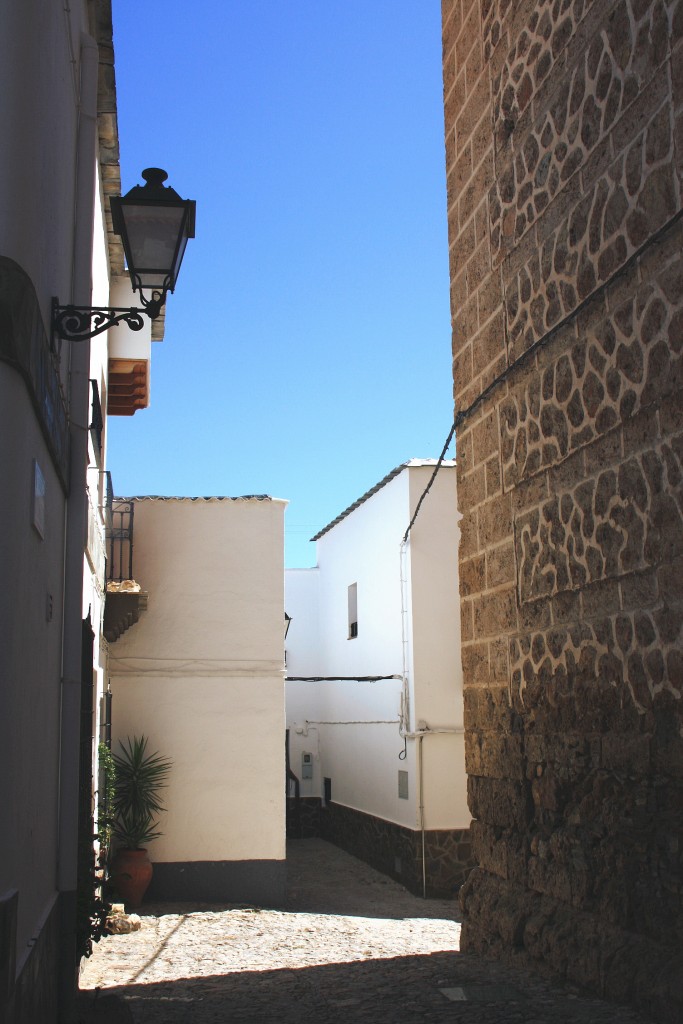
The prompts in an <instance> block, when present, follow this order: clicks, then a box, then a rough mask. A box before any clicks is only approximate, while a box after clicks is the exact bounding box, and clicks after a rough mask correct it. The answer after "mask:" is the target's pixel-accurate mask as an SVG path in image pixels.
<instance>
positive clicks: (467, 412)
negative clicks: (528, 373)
mask: <svg viewBox="0 0 683 1024" xmlns="http://www.w3.org/2000/svg"><path fill="white" fill-rule="evenodd" d="M681 218H683V208H682V209H680V210H677V211H676V213H675V214H674V215H673V216H672V217H670V218H669V220H668V221H667V222H666V224H663V225H662V227H661V228H659V229H658V230H657V231H655V233H654V234H653V235H651V236H650V238H648V239H647V240H646V241H645V242H643V244H642V245H641V246H639V248H638V249H636V251H635V252H633V253H632V254H631V255H630V256H629V258H628V259H627V260H626V262H625V263H623V264H622V265H621V266H620V267H619V268H618V269H617V270H615V271H614V273H613V274H612V275H611V276H610V277H608V278H607V279H606V280H605V281H603V282H602V283H601V284H599V285H598V287H597V288H594V289H593V291H592V292H590V294H589V295H587V296H586V298H585V299H583V300H582V301H581V302H580V303H579V305H578V306H577V307H576V308H575V309H573V310H571V312H570V313H567V315H566V316H565V317H563V319H562V320H559V321H558V323H556V324H554V325H553V326H552V327H551V328H550V330H548V331H546V333H545V334H544V335H543V336H542V337H541V338H539V339H538V340H537V341H535V342H534V343H533V345H530V346H529V348H528V349H527V350H526V351H525V352H522V354H521V356H519V357H518V358H517V359H515V361H514V363H510V365H509V366H507V367H506V368H505V369H504V370H503V372H502V373H501V374H499V376H498V377H496V378H495V379H494V380H492V381H491V383H490V384H488V385H487V386H486V387H485V388H484V390H483V391H482V393H481V394H480V395H478V396H477V398H475V400H474V401H473V402H472V404H471V405H469V406H468V407H467V409H462V410H461V411H460V412H459V413H458V414H457V415H456V417H455V420H454V421H453V426H452V427H451V429H450V431H449V434H448V437H447V439H446V443H445V445H444V446H443V451H442V452H441V455H440V456H439V459H438V461H437V463H436V466H435V467H434V472H433V473H432V475H431V478H430V480H429V483H428V484H427V486H426V487H425V489H424V491H423V492H422V494H421V496H420V500H419V501H418V503H417V505H416V507H415V512H414V513H413V518H412V519H411V520H410V523H409V524H408V529H407V530H406V532H405V533H404V534H403V543H404V544H405V543H406V542H407V540H408V535H409V534H410V531H411V529H412V528H413V524H414V522H415V520H416V519H417V516H418V513H419V511H420V507H421V505H422V502H423V501H424V499H425V498H426V497H427V495H428V493H429V491H430V490H431V487H432V484H433V483H434V480H435V478H436V474H437V473H438V472H439V470H440V469H441V464H442V462H443V460H444V458H445V456H446V452H447V451H448V446H449V445H450V443H451V441H452V440H453V435H454V434H455V432H456V430H457V429H458V427H459V426H460V424H461V423H463V422H464V421H465V420H466V419H468V418H469V417H470V416H471V415H472V413H473V412H476V410H477V409H478V408H479V406H480V405H481V404H482V403H483V402H485V401H486V399H487V398H488V397H489V395H490V394H491V393H492V392H493V391H495V390H496V388H498V387H499V386H500V385H501V384H502V383H504V381H506V380H507V378H508V377H509V376H510V374H511V373H512V372H513V370H516V369H518V367H520V366H523V365H524V363H526V362H527V361H528V360H529V359H530V358H531V357H532V356H534V355H535V354H536V353H537V352H538V351H539V350H540V349H542V348H545V346H546V345H547V344H548V343H549V342H550V341H551V340H552V339H553V338H554V337H555V335H556V334H557V333H558V331H560V330H562V328H563V327H566V325H567V324H568V323H571V321H572V320H573V319H574V318H575V317H577V316H578V315H579V314H580V313H581V312H582V311H583V310H584V309H586V307H587V306H589V305H590V303H591V302H593V301H594V300H595V298H596V296H597V295H599V294H600V293H601V292H604V291H605V289H607V288H609V287H610V285H611V284H612V283H613V282H614V281H616V280H617V279H618V278H619V277H621V275H622V274H625V273H626V272H627V271H628V270H629V269H630V268H631V267H632V266H633V264H634V263H636V262H637V261H638V260H639V259H640V257H641V256H642V255H643V253H644V252H646V251H647V250H648V249H649V248H650V246H651V245H654V244H655V243H657V242H659V240H660V239H661V238H662V236H663V235H665V234H666V233H667V231H669V229H670V228H672V227H673V226H674V225H675V224H676V223H678V221H679V220H681Z"/></svg>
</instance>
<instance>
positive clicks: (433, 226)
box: [109, 0, 452, 566]
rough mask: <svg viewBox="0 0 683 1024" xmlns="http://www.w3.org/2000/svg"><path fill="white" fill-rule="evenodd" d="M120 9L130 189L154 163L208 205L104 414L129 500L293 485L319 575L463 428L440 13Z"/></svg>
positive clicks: (388, 8)
mask: <svg viewBox="0 0 683 1024" xmlns="http://www.w3.org/2000/svg"><path fill="white" fill-rule="evenodd" d="M113 8H114V43H115V51H116V79H117V93H118V112H119V134H120V146H121V175H122V189H123V191H124V192H126V191H128V189H130V188H131V187H132V186H133V185H135V184H138V183H140V182H141V179H140V171H141V170H142V169H143V168H144V167H149V166H157V167H163V168H165V169H166V170H167V171H168V174H169V180H168V184H170V185H172V186H173V187H174V188H175V189H176V190H177V191H178V192H179V193H180V194H181V195H182V196H183V198H192V199H195V200H196V201H197V237H196V238H195V239H194V240H193V241H191V242H190V243H189V244H188V248H187V251H186V255H185V261H184V263H183V267H182V269H181V273H180V277H179V281H178V286H177V289H176V293H175V294H174V295H173V296H171V297H170V298H169V301H168V310H167V320H166V336H165V341H164V342H163V344H161V345H156V346H154V350H153V362H152V383H151V403H150V408H149V409H147V410H144V411H142V412H138V413H136V414H135V416H134V417H132V418H130V419H128V418H118V419H117V418H114V419H112V420H110V435H109V465H110V468H111V470H112V474H113V480H114V487H115V490H116V493H117V494H128V495H129V494H186V495H208V494H229V495H238V494H261V493H267V494H271V495H273V496H276V497H279V498H287V499H288V500H289V502H290V505H289V507H288V510H287V514H286V560H287V564H288V565H289V566H306V565H311V564H313V562H314V557H315V546H314V545H312V544H309V543H308V539H309V538H310V537H311V536H312V535H313V533H314V532H316V530H318V529H319V528H320V527H321V526H323V525H325V524H326V523H327V522H329V521H330V520H331V519H333V518H334V517H335V516H336V515H338V513H339V512H341V511H342V510H343V509H344V508H345V507H346V506H347V505H349V504H350V503H351V502H352V501H354V500H355V499H356V498H357V497H359V496H360V495H361V494H362V493H363V492H364V491H365V490H367V489H368V488H369V487H372V486H373V484H375V483H376V482H377V481H378V480H379V479H381V478H382V477H383V476H384V475H385V474H386V473H387V472H389V470H391V469H393V467H394V466H396V465H398V464H399V463H401V462H404V461H405V460H407V459H409V458H432V457H437V456H438V455H439V453H440V451H441V448H442V446H443V443H444V440H445V438H446V436H447V434H448V431H449V429H450V424H451V421H452V398H451V389H452V384H451V357H450V314H449V285H448V246H447V225H446V186H445V168H444V143H443V105H442V83H441V36H440V4H439V2H438V0H288V2H286V3H283V2H282V0H221V2H218V0H195V2H194V3H192V4H188V3H187V2H186V0H184V2H182V3H181V2H180V0H164V2H163V3H160V2H157V0H149V2H147V3H144V4H140V3H133V2H132V0H113ZM449 454H452V452H451V453H449ZM406 525H407V524H406Z"/></svg>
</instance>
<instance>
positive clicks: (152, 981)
mask: <svg viewBox="0 0 683 1024" xmlns="http://www.w3.org/2000/svg"><path fill="white" fill-rule="evenodd" d="M288 875H289V885H288V905H287V907H285V908H258V907H248V906H238V905H230V906H225V907H216V906H192V907H190V906H187V905H174V906H171V905H164V906H154V905H150V906H149V907H145V908H143V911H144V912H143V914H142V915H141V916H142V928H141V930H140V931H139V932H133V933H132V934H129V935H112V936H109V937H107V938H105V939H103V940H102V941H101V942H100V943H99V944H98V945H97V947H96V949H95V953H94V955H93V956H92V957H91V959H90V960H89V961H87V962H86V963H85V965H84V968H83V971H82V976H81V988H82V989H83V990H84V994H85V993H88V992H90V993H92V991H93V990H95V989H101V990H102V996H104V995H105V993H106V995H107V996H119V997H121V1000H122V1002H121V1004H120V1005H121V1007H122V1012H123V1011H125V1012H126V1013H132V1017H133V1020H134V1022H135V1024H162V1022H163V1024H187V1022H192V1024H252V1022H253V1024H256V1022H258V1024H270V1022H273V1024H274V1022H278V1024H294V1022H296V1024H299V1022H301V1021H302V1020H306V1019H308V1018H309V1017H310V1019H314V1020H315V1022H316V1024H342V1022H344V1024H349V1022H351V1024H354V1022H357V1024H400V1022H403V1021H406V1022H407V1021H410V1022H415V1024H461V1022H462V1024H517V1022H519V1024H548V1022H552V1024H555V1022H557V1024H564V1022H567V1024H569V1022H585V1024H589V1022H590V1024H643V1022H644V1021H645V1018H643V1017H642V1016H639V1015H638V1014H636V1013H635V1012H633V1011H631V1010H628V1009H624V1008H623V1007H617V1006H614V1005H612V1004H607V1003H604V1002H601V1001H600V1000H595V999H586V998H581V997H580V996H579V995H578V994H577V993H576V992H573V991H570V990H567V989H558V988H553V987H551V986H549V985H548V984H547V983H545V982H544V981H542V980H539V979H537V978H532V977H530V976H529V975H527V974H522V973H520V972H517V971H512V970H511V969H509V968H507V969H506V968H503V967H502V966H501V965H499V964H494V963H491V962H488V961H486V960H484V959H482V958H480V957H473V956H465V955H463V954H460V953H459V952H458V943H459V934H460V925H459V923H458V921H457V916H458V906H457V903H456V902H454V901H449V900H427V901H424V900H421V899H419V898H418V897H416V896H413V895H411V894H410V893H409V892H408V891H407V890H406V889H404V888H403V887H402V886H401V885H399V884H398V883H396V882H394V881H392V880H391V879H388V878H385V877H384V876H383V875H380V874H379V873H378V872H376V871H373V869H372V868H369V867H368V866H367V865H365V864H363V863H362V862H360V861H358V860H356V859H355V858H353V857H350V856H349V855H348V854H345V853H343V852H342V851H341V850H338V849H337V848H336V847H333V846H330V845H329V844H328V843H325V842H323V841H322V840H317V839H306V840H299V841H296V842H293V843H292V844H291V845H290V847H289V852H288ZM444 989H445V990H456V989H460V990H462V991H463V992H464V994H465V996H467V997H468V998H466V999H464V1000H458V1001H453V1000H452V999H450V998H449V997H448V995H446V994H444V991H442V990H444ZM90 1005H91V1013H92V1012H93V1010H92V1008H93V1007H95V1008H96V1006H97V1002H96V1001H95V1002H93V1003H91V1004H90ZM112 1005H113V1004H112V1001H111V1000H110V1001H109V1003H108V1007H109V1009H108V1013H109V1014H111V1007H112ZM91 1020H92V1022H93V1024H96V1022H97V1017H96V1015H95V1016H92V1017H89V1018H88V1021H89V1024H90V1021H91ZM129 1020H130V1017H129V1016H128V1017H125V1016H123V1015H122V1016H121V1018H120V1021H119V1022H117V1021H114V1020H112V1018H111V1016H107V1018H106V1024H110V1022H111V1024H123V1022H124V1021H129ZM97 1024H100V1022H97ZM101 1024H104V1018H103V1019H102V1022H101Z"/></svg>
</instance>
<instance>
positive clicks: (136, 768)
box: [110, 736, 172, 907]
mask: <svg viewBox="0 0 683 1024" xmlns="http://www.w3.org/2000/svg"><path fill="white" fill-rule="evenodd" d="M119 747H120V748H121V750H120V753H118V754H114V764H115V766H116V783H115V791H114V836H115V838H116V840H117V852H116V855H115V856H114V859H113V861H112V864H111V872H110V877H111V880H112V882H113V883H114V886H115V888H116V889H117V891H118V893H119V895H120V896H121V897H122V899H123V900H124V902H125V903H126V904H127V905H128V906H130V907H139V906H140V904H141V903H142V900H143V897H144V895H145V892H146V891H147V887H148V886H149V883H150V882H151V880H152V864H151V862H150V859H149V856H148V854H147V844H148V843H151V842H152V840H154V839H158V838H159V836H160V835H162V833H161V832H159V830H158V828H157V826H158V819H157V815H158V814H159V813H160V812H161V811H163V810H164V807H163V806H162V804H161V801H160V792H159V791H160V790H161V789H163V788H164V787H165V786H166V779H167V778H168V773H169V772H170V770H171V765H172V762H171V761H169V760H168V759H167V758H164V757H161V755H160V754H159V753H154V754H147V737H146V736H133V738H132V739H131V738H130V737H127V738H126V741H125V743H124V742H123V741H119Z"/></svg>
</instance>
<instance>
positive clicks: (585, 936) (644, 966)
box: [460, 868, 683, 1024]
mask: <svg viewBox="0 0 683 1024" xmlns="http://www.w3.org/2000/svg"><path fill="white" fill-rule="evenodd" d="M460 904H461V907H462V911H463V927H462V934H461V938H460V948H461V950H462V951H463V952H465V953H482V954H484V955H487V956H491V957H495V959H497V960H501V961H503V962H506V963H511V964H518V965H520V966H523V967H525V968H533V969H535V970H539V971H541V972H542V973H545V974H550V975H551V976H553V977H555V978H559V979H561V980H563V981H569V982H571V983H573V984H576V985H578V986H580V987H581V988H586V989H589V990H591V991H593V992H597V993H599V994H600V995H601V996H604V997H605V998H607V999H610V1000H613V1001H614V1002H618V1003H627V1004H630V1005H632V1006H637V1007H639V1008H640V1009H641V1010H643V1011H645V1012H646V1013H648V1014H649V1015H651V1016H652V1017H653V1019H654V1020H656V1021H661V1022H662V1024H678V1022H680V1021H681V1020H683V984H682V982H681V979H682V978H683V953H680V952H676V953H673V952H672V947H671V945H669V946H668V948H667V947H666V946H663V945H660V944H659V943H657V942H655V941H654V940H653V939H650V938H648V937H645V936H643V935H636V934H635V933H633V932H628V931H626V930H624V929H622V928H619V927H616V926H615V925H613V924H610V923H609V921H608V920H606V919H597V918H596V916H595V915H594V914H588V913H585V912H582V911H580V910H577V909H576V908H575V907H572V906H569V905H567V904H566V903H561V902H560V901H558V900H555V899H552V898H551V897H548V896H541V895H539V894H538V893H534V892H531V891H530V890H528V889H524V888H522V887H521V886H516V885H515V884H513V883H512V882H511V880H510V879H501V878H498V877H496V876H495V875H491V874H489V873H488V872H487V871H484V870H483V869H482V868H476V869H475V870H474V871H473V872H472V873H471V874H470V876H469V878H468V880H467V881H466V883H465V885H464V886H463V887H462V889H461V890H460ZM662 939H663V941H664V942H667V941H669V940H670V939H671V936H668V935H663V936H662Z"/></svg>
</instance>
